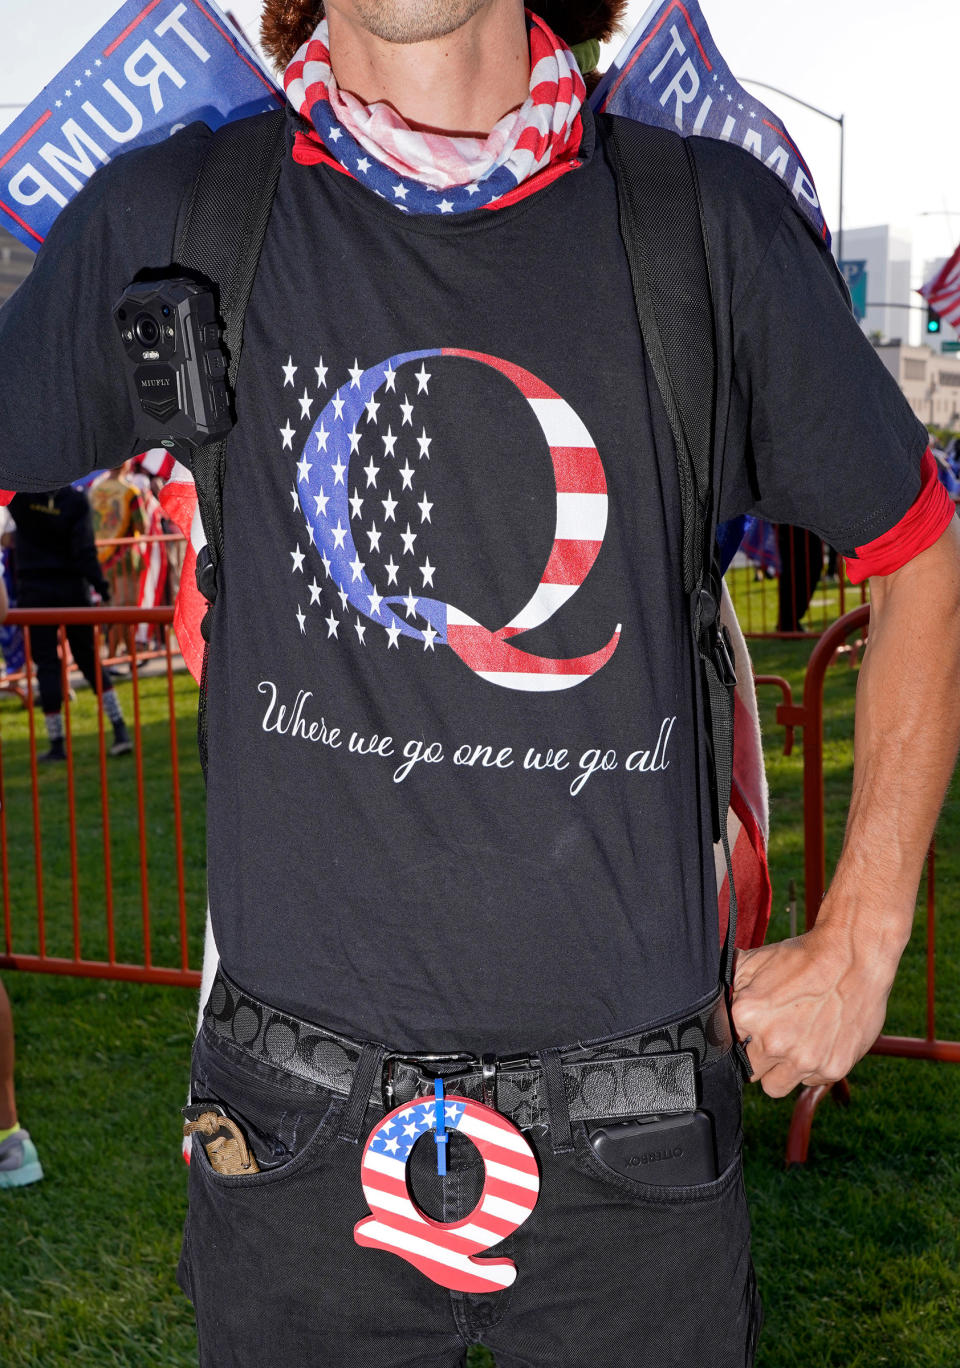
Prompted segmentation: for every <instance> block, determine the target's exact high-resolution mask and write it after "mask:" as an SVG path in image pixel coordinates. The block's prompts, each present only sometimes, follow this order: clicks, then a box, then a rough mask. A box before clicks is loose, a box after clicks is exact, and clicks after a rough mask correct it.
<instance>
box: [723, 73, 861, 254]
mask: <svg viewBox="0 0 960 1368" xmlns="http://www.w3.org/2000/svg"><path fill="white" fill-rule="evenodd" d="M737 79H738V80H739V81H741V82H742V83H743V84H744V85H755V86H760V87H761V89H762V90H772V91H773V92H774V94H775V95H782V96H783V98H784V99H785V100H792V101H793V103H794V104H798V105H802V106H803V108H804V109H809V110H810V111H811V113H813V114H819V115H820V116H821V118H824V119H829V120H830V122H831V123H835V124H839V125H840V208H839V211H838V214H837V260H838V261H842V260H843V172H844V158H845V154H846V147H845V143H846V123H845V119H844V115H843V114H831V113H829V111H828V110H826V109H821V108H820V106H819V105H815V104H811V103H810V101H809V100H801V99H800V96H799V95H791V94H790V92H789V90H781V89H780V87H779V86H775V85H770V84H769V83H768V82H767V81H754V80H751V79H749V78H748V77H746V76H738V77H737Z"/></svg>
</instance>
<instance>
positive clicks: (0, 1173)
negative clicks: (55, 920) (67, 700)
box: [0, 576, 43, 1188]
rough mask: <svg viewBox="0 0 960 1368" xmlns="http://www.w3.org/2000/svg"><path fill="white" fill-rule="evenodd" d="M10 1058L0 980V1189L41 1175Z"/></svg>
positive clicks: (9, 1027)
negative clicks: (20, 1114) (19, 1117)
mask: <svg viewBox="0 0 960 1368" xmlns="http://www.w3.org/2000/svg"><path fill="white" fill-rule="evenodd" d="M9 610H10V601H9V598H8V596H7V587H6V585H5V584H4V582H3V578H2V576H0V623H3V622H6V620H7V613H8V612H9ZM13 1061H14V1050H13V1012H12V1010H11V1007H10V999H9V998H8V997H7V990H6V988H4V986H3V982H2V981H0V1188H13V1187H26V1186H27V1185H28V1184H29V1183H38V1182H39V1181H40V1179H41V1178H42V1177H43V1169H42V1168H41V1167H40V1160H39V1159H38V1158H37V1147H36V1145H35V1144H34V1143H33V1141H32V1140H31V1139H30V1132H29V1131H25V1130H23V1129H22V1127H21V1125H20V1123H19V1121H18V1120H17V1098H16V1094H15V1092H14V1088H13Z"/></svg>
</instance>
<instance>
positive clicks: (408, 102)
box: [328, 0, 530, 136]
mask: <svg viewBox="0 0 960 1368" xmlns="http://www.w3.org/2000/svg"><path fill="white" fill-rule="evenodd" d="M328 21H329V28H330V64H331V66H332V68H333V73H334V75H335V76H336V78H337V84H338V85H339V87H340V88H341V90H346V91H349V92H350V94H352V95H355V96H356V97H357V98H358V99H360V100H362V101H363V102H364V104H373V103H374V102H376V101H382V102H384V103H386V104H388V105H390V106H391V107H392V108H393V109H395V110H396V111H397V112H398V113H399V114H401V115H402V116H403V118H404V119H405V120H406V122H407V123H408V124H409V125H410V126H411V127H412V128H416V129H421V130H430V131H432V132H442V133H451V134H461V135H467V134H474V135H481V136H486V134H487V133H489V132H490V130H491V129H492V128H493V126H494V124H495V123H497V121H498V120H499V119H502V118H503V116H504V115H505V114H507V113H509V112H510V110H512V109H518V108H519V107H520V105H522V104H523V102H524V101H525V100H526V98H527V95H528V94H529V90H530V46H529V41H528V38H527V28H526V20H525V17H524V13H523V9H522V7H521V6H520V5H516V4H513V3H511V2H510V0H493V3H492V4H490V5H489V6H486V7H484V8H483V9H481V10H479V11H478V12H477V13H476V14H475V15H474V16H473V17H472V18H471V19H469V20H468V21H467V22H466V23H465V24H463V25H462V27H460V28H459V29H456V30H455V31H454V32H453V33H449V34H447V35H446V36H445V37H443V38H435V39H432V40H430V41H428V42H422V43H391V42H386V41H384V40H383V39H381V38H378V37H376V36H375V35H374V34H371V33H370V32H369V31H368V30H366V29H364V28H363V27H362V26H361V25H359V24H358V23H356V22H354V21H353V20H352V19H350V18H349V17H346V16H345V15H344V13H343V11H341V10H338V9H336V8H334V6H333V5H330V6H328Z"/></svg>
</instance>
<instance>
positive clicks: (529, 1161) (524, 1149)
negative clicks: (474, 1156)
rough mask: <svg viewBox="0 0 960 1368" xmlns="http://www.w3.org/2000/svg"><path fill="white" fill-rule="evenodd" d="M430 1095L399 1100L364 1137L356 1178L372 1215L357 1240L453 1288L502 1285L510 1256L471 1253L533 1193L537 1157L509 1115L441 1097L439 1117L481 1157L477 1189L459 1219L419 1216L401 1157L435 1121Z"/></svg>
mask: <svg viewBox="0 0 960 1368" xmlns="http://www.w3.org/2000/svg"><path fill="white" fill-rule="evenodd" d="M437 1105H438V1104H437V1102H436V1101H435V1100H434V1099H432V1098H430V1099H424V1100H421V1101H418V1102H413V1103H411V1104H410V1105H409V1106H406V1107H398V1108H397V1109H396V1110H395V1111H392V1112H391V1113H390V1114H389V1115H388V1116H386V1117H384V1119H383V1121H382V1122H381V1123H380V1124H379V1125H378V1126H377V1128H376V1130H375V1131H374V1132H373V1134H372V1135H371V1136H370V1138H369V1140H368V1141H367V1144H366V1147H365V1149H364V1152H363V1158H362V1160H361V1167H360V1178H361V1182H362V1184H363V1192H364V1196H365V1197H366V1199H367V1203H368V1205H369V1207H370V1210H371V1212H372V1213H373V1215H372V1216H368V1217H365V1218H364V1219H363V1220H362V1221H359V1222H358V1223H357V1225H356V1226H355V1227H354V1232H353V1234H354V1239H355V1240H356V1242H357V1244H359V1245H363V1246H364V1247H366V1248H370V1249H385V1250H388V1251H389V1252H390V1253H392V1254H397V1255H399V1256H400V1257H401V1258H403V1259H406V1260H407V1262H408V1263H411V1264H413V1266H414V1267H415V1268H417V1269H419V1271H420V1272H421V1273H423V1274H425V1276H426V1277H428V1278H430V1279H431V1281H433V1282H435V1283H438V1284H439V1285H440V1286H441V1287H447V1288H451V1289H453V1290H455V1291H458V1292H501V1291H503V1289H504V1288H505V1287H509V1286H510V1285H511V1284H512V1283H513V1282H514V1281H515V1279H516V1276H517V1270H516V1265H515V1264H514V1263H513V1262H512V1261H511V1260H510V1259H475V1258H473V1257H472V1256H473V1255H475V1254H479V1253H481V1252H482V1251H484V1250H487V1249H490V1248H492V1247H493V1245H495V1244H499V1242H500V1241H501V1240H503V1239H505V1238H506V1237H507V1236H508V1235H510V1234H512V1233H513V1231H514V1230H516V1229H517V1228H518V1226H520V1225H522V1224H523V1222H524V1221H525V1220H526V1219H527V1217H528V1216H529V1215H530V1213H531V1211H532V1210H533V1208H534V1206H535V1205H536V1202H537V1197H538V1195H539V1192H540V1177H539V1171H538V1168H537V1160H536V1157H535V1155H534V1153H533V1151H532V1150H531V1148H530V1146H529V1144H528V1143H527V1141H526V1140H525V1139H524V1137H523V1136H522V1135H521V1133H520V1131H519V1130H517V1128H516V1126H514V1124H513V1122H512V1121H509V1120H508V1119H507V1118H506V1117H505V1116H501V1115H500V1113H499V1112H496V1111H494V1110H493V1109H492V1108H491V1107H485V1106H483V1105H482V1104H481V1103H479V1102H475V1101H473V1099H472V1098H466V1097H448V1098H447V1100H446V1101H445V1102H444V1103H443V1104H442V1105H443V1107H444V1123H445V1125H446V1126H447V1127H452V1128H455V1129H457V1130H459V1131H461V1132H462V1133H463V1134H464V1135H467V1136H469V1138H470V1139H471V1140H472V1141H473V1143H474V1144H475V1145H476V1147H477V1149H478V1150H479V1151H480V1153H481V1155H482V1157H483V1163H484V1184H483V1192H482V1193H481V1196H480V1201H479V1203H478V1204H477V1207H476V1209H475V1210H474V1211H473V1212H472V1213H471V1215H470V1216H469V1217H468V1218H467V1220H465V1221H459V1222H456V1223H455V1224H443V1223H441V1222H438V1221H432V1220H430V1219H429V1218H428V1217H426V1216H424V1215H422V1213H421V1212H420V1211H419V1210H418V1208H417V1207H416V1206H414V1204H413V1202H412V1201H411V1199H410V1194H409V1191H408V1189H407V1176H406V1175H407V1160H408V1159H409V1158H410V1152H411V1150H412V1149H413V1147H414V1145H415V1144H416V1143H417V1141H418V1140H419V1139H420V1136H421V1135H425V1134H427V1133H428V1132H432V1131H433V1130H434V1129H435V1127H436V1107H437Z"/></svg>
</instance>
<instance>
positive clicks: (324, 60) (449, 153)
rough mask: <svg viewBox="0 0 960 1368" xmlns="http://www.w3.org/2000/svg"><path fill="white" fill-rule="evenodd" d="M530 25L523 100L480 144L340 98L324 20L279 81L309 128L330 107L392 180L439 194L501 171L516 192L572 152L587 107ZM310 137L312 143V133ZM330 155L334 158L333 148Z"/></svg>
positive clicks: (566, 56) (571, 60) (575, 76)
mask: <svg viewBox="0 0 960 1368" xmlns="http://www.w3.org/2000/svg"><path fill="white" fill-rule="evenodd" d="M529 18H530V24H531V27H530V62H531V71H530V93H529V95H528V97H527V99H526V101H525V102H524V104H523V105H522V106H521V107H520V109H519V110H515V111H514V112H512V113H510V114H507V115H505V116H504V117H503V118H502V119H500V120H499V122H498V123H496V124H495V125H494V127H493V129H492V130H491V131H490V133H489V134H487V135H486V136H485V137H473V138H470V137H451V136H449V135H447V134H442V133H424V132H421V131H418V130H415V129H412V128H410V127H409V125H408V124H407V122H406V120H405V119H404V118H403V116H402V115H400V114H398V113H397V111H396V110H394V109H392V108H391V107H390V106H389V105H386V104H382V103H375V104H372V105H366V104H364V103H363V101H362V100H359V99H357V97H356V96H355V95H351V94H350V93H349V92H348V91H344V90H341V89H340V87H339V86H338V85H337V79H336V77H335V75H334V74H333V70H332V67H331V63H330V51H329V30H328V25H327V21H326V19H323V20H321V21H320V24H319V25H318V26H317V29H316V30H315V32H314V34H313V36H312V37H311V38H310V39H308V41H307V42H306V43H304V44H303V46H302V47H301V48H300V50H299V51H298V52H297V53H296V54H295V56H294V57H293V60H292V61H291V62H290V64H289V66H288V67H287V69H286V72H285V73H284V77H283V84H284V88H285V90H286V93H287V99H288V100H289V101H290V103H291V104H292V105H293V107H294V109H295V110H296V111H297V113H298V114H300V115H301V117H302V118H304V119H306V120H307V121H308V122H309V123H315V115H314V109H315V106H316V105H317V104H318V103H326V104H329V106H330V111H331V113H332V114H333V116H334V118H335V119H336V120H337V121H338V122H339V123H341V124H342V125H343V127H344V128H345V129H346V130H347V132H348V133H349V134H350V135H351V137H353V139H354V140H355V141H356V142H357V143H358V144H359V145H360V146H361V147H362V148H363V149H364V150H365V151H366V152H369V153H370V155H371V156H372V157H373V158H375V159H376V160H377V161H378V162H379V163H380V164H381V165H383V166H387V167H389V168H390V170H391V171H395V172H396V173H397V175H400V176H408V177H409V178H410V179H412V180H417V181H420V182H421V183H422V184H424V185H429V186H431V187H433V188H435V189H438V190H445V189H449V188H451V187H453V186H457V185H471V184H473V183H475V182H477V181H479V180H481V179H482V178H484V177H486V176H488V175H489V174H490V173H491V171H493V170H495V169H496V168H498V167H500V166H506V167H507V168H508V169H509V170H510V172H511V174H512V175H513V176H514V177H515V179H516V181H517V184H518V185H519V184H521V183H522V182H523V181H525V180H527V179H528V178H529V177H530V176H532V175H534V174H535V173H536V172H538V171H540V170H542V169H543V168H544V167H545V166H547V165H548V164H549V163H550V162H552V161H555V160H557V159H561V158H564V157H570V156H573V155H574V154H575V153H576V152H577V150H578V149H579V146H580V142H581V139H582V125H581V121H580V110H581V108H582V106H583V103H584V100H585V99H586V86H585V85H584V82H583V77H582V76H581V75H580V70H579V68H578V66H577V62H576V58H575V57H574V56H573V53H572V52H571V51H570V49H569V48H568V47H567V46H566V44H565V43H563V42H562V40H561V39H559V38H557V36H556V35H555V34H554V33H552V32H551V30H550V29H549V28H548V27H547V25H546V24H545V23H544V22H543V20H542V19H540V18H538V16H537V15H535V14H530V15H529ZM311 136H319V130H317V133H316V134H315V135H311ZM329 151H330V152H332V153H333V155H334V156H336V148H335V147H330V148H329ZM351 174H352V173H351Z"/></svg>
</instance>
